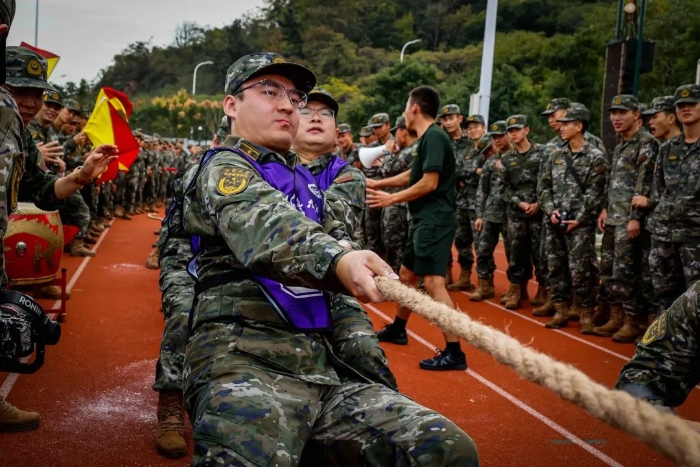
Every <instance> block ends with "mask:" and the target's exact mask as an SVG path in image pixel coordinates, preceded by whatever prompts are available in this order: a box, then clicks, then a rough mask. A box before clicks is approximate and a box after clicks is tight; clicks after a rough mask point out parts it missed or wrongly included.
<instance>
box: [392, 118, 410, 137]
mask: <svg viewBox="0 0 700 467" xmlns="http://www.w3.org/2000/svg"><path fill="white" fill-rule="evenodd" d="M399 128H403V129H405V128H406V117H404V116H403V115H399V116H398V117H397V118H396V123H394V126H393V127H392V128H391V129H390V130H389V131H390V132H391V134H392V135H393V134H394V133H396V130H398V129H399Z"/></svg>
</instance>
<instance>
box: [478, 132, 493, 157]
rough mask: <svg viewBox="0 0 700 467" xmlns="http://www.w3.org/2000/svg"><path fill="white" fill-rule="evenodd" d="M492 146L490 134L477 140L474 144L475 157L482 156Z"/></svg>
mask: <svg viewBox="0 0 700 467" xmlns="http://www.w3.org/2000/svg"><path fill="white" fill-rule="evenodd" d="M492 144H493V137H492V136H491V134H490V133H486V134H485V135H484V136H482V137H481V138H479V141H477V142H476V153H477V155H479V156H480V155H482V154H483V153H484V152H486V150H487V149H488V148H489V147H491V145H492Z"/></svg>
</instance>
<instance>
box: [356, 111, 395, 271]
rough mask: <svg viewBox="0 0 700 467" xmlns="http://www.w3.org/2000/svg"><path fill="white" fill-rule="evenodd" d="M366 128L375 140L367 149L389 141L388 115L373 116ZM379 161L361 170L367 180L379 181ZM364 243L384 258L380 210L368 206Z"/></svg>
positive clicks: (380, 175) (380, 176)
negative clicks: (370, 131)
mask: <svg viewBox="0 0 700 467" xmlns="http://www.w3.org/2000/svg"><path fill="white" fill-rule="evenodd" d="M367 127H368V128H369V129H371V130H372V133H373V135H374V137H375V138H376V139H375V141H374V142H372V143H369V144H368V145H367V147H369V148H375V147H378V146H381V145H383V144H386V143H387V141H389V139H391V133H390V132H389V129H390V127H391V124H390V123H389V115H388V114H385V113H378V114H376V115H373V116H372V118H370V119H369V121H368V122H367ZM386 154H388V152H386ZM380 161H381V159H379V160H378V161H377V163H376V164H375V166H374V167H371V168H369V169H368V168H366V167H363V168H362V170H363V172H364V173H365V177H367V179H369V180H381V178H382V174H381V162H380ZM365 241H366V248H367V249H368V250H370V251H373V252H375V253H377V254H378V255H379V256H380V257H382V258H384V257H385V256H386V252H385V251H384V241H383V240H382V208H379V207H369V206H368V207H367V208H366V209H365Z"/></svg>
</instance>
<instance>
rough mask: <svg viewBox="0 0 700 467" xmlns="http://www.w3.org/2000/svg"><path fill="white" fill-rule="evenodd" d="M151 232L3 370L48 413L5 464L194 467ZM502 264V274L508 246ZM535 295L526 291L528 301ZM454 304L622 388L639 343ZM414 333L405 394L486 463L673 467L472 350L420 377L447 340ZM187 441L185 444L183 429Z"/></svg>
mask: <svg viewBox="0 0 700 467" xmlns="http://www.w3.org/2000/svg"><path fill="white" fill-rule="evenodd" d="M157 227H158V224H157V222H155V221H153V220H150V219H147V218H146V216H138V217H136V218H135V219H134V220H133V221H131V222H125V221H116V222H115V223H114V224H113V227H111V228H110V229H108V230H107V231H106V233H105V234H104V235H103V239H102V240H103V241H102V242H101V243H100V244H98V255H97V256H96V257H94V258H92V259H90V260H89V261H86V266H85V267H84V270H83V271H82V273H80V275H79V277H78V278H77V281H74V284H73V288H72V292H73V297H72V298H71V300H70V301H69V302H68V315H67V320H66V322H65V323H63V325H62V328H63V329H62V331H63V335H62V338H61V341H60V343H59V344H58V345H57V346H56V347H53V348H49V349H48V351H47V363H46V364H45V365H44V367H43V368H42V369H41V370H40V371H39V372H38V373H36V374H35V375H22V376H19V377H18V378H17V379H16V381H15V377H13V376H10V377H8V376H7V375H6V374H0V394H3V395H5V394H8V391H9V395H8V396H7V399H8V401H10V402H11V403H13V404H15V405H17V406H18V407H20V408H23V409H27V410H37V411H39V412H40V413H41V415H42V424H41V427H40V428H39V429H38V430H35V431H32V432H25V433H12V434H0V466H2V467H9V466H12V467H14V466H18V467H19V466H23V467H24V466H26V467H33V466H37V467H39V466H42V467H43V466H56V467H58V466H77V465H89V466H185V465H188V464H189V462H188V459H187V458H185V459H184V460H166V459H163V458H161V457H159V456H158V454H157V453H156V451H155V447H154V441H153V436H154V432H155V421H156V420H155V412H156V394H155V393H154V392H153V391H152V390H151V389H150V386H151V384H152V381H153V368H154V364H155V359H156V358H157V355H158V349H159V344H160V337H161V333H162V329H163V320H162V315H161V314H160V313H159V311H158V310H159V308H160V292H159V291H158V286H157V277H158V273H157V271H151V270H148V269H146V268H145V267H144V266H143V265H144V261H145V258H146V256H147V255H148V253H149V251H150V244H151V243H152V242H153V241H154V239H155V237H154V235H153V233H152V231H153V230H154V229H156V228H157ZM82 262H83V260H82V259H78V258H70V257H68V256H66V257H65V258H64V261H63V264H64V265H65V266H66V267H67V268H68V271H69V276H71V277H72V276H73V275H75V274H77V271H78V269H79V266H80V265H81V263H82ZM497 263H498V266H499V270H500V271H505V266H506V265H505V258H504V257H503V252H502V250H501V251H499V252H498V258H497ZM456 267H457V266H455V268H456ZM455 272H458V271H457V270H455ZM496 286H497V293H498V296H500V294H501V293H503V292H505V290H506V288H507V280H506V278H505V275H504V274H503V273H502V272H499V273H497V275H496ZM534 293H535V284H531V285H530V294H531V295H534ZM452 296H453V299H454V300H455V301H456V303H457V305H458V306H459V307H460V308H461V309H462V310H465V311H466V312H468V313H469V314H470V316H472V317H473V318H475V319H478V320H481V321H482V322H484V323H486V324H488V325H491V326H494V327H496V328H498V329H500V330H503V331H505V332H508V333H509V334H510V335H512V336H513V337H515V338H517V339H518V340H520V341H521V342H523V343H525V344H527V345H529V346H531V347H533V348H535V349H537V350H540V351H542V352H545V353H547V354H549V355H551V356H553V357H555V358H557V359H559V360H561V361H564V362H567V363H570V364H572V365H574V366H575V367H577V368H579V369H581V370H582V371H584V372H585V373H587V374H588V375H589V376H591V377H592V378H593V379H594V380H596V381H598V382H600V383H602V384H604V385H606V386H611V385H612V384H613V383H614V382H615V380H616V378H617V374H618V372H619V370H620V368H621V366H622V365H623V363H624V361H625V359H626V358H628V357H629V356H631V355H632V354H633V351H634V348H633V346H631V345H623V344H615V343H614V342H612V341H611V340H610V339H603V338H596V337H588V336H582V335H581V334H579V332H578V324H573V325H571V326H570V327H569V328H566V329H564V330H562V331H552V330H549V329H545V328H544V327H543V324H544V322H545V321H546V320H545V319H540V318H533V317H532V316H531V314H530V307H527V308H523V309H521V310H518V311H517V312H509V311H506V310H504V309H503V308H502V307H501V305H500V302H498V300H497V299H492V300H490V301H489V302H484V303H472V302H469V301H468V296H467V295H466V294H461V293H453V294H452ZM44 304H45V305H47V306H51V305H52V303H51V302H48V301H47V302H45V303H44ZM367 308H368V310H369V313H370V316H371V317H372V320H373V322H374V324H375V327H376V328H377V329H378V328H380V327H381V326H383V324H384V323H385V319H393V316H394V311H395V308H396V306H395V305H394V304H392V303H382V304H379V305H376V306H368V307H367ZM408 327H409V330H410V331H411V332H412V335H411V336H410V338H409V345H408V346H395V345H387V346H385V349H386V351H387V354H388V357H389V361H390V363H391V367H392V369H393V370H394V372H395V373H396V376H397V378H398V381H399V385H400V388H401V390H402V391H403V392H404V393H406V394H408V395H409V396H410V397H412V398H413V399H415V400H416V401H418V402H419V403H422V404H424V405H426V406H428V407H431V408H434V409H436V410H438V411H440V412H441V413H443V414H445V415H446V416H448V417H449V418H451V419H452V420H454V421H455V422H456V423H457V424H458V425H459V426H461V427H462V428H463V429H464V430H465V431H466V432H467V433H469V434H470V436H472V438H473V439H474V440H475V441H476V443H477V446H478V447H479V452H480V456H481V463H482V465H484V466H499V467H500V466H552V467H553V466H562V465H566V466H567V467H574V466H597V465H625V466H670V465H672V463H671V462H669V461H668V460H665V459H664V458H663V457H661V456H660V455H658V454H656V453H655V452H654V451H652V450H651V449H649V448H647V447H646V446H645V445H644V444H642V443H641V442H639V441H637V440H635V439H634V438H633V437H631V436H629V435H627V434H625V433H623V432H621V431H619V430H616V429H613V428H610V427H608V426H606V425H605V424H603V423H602V422H599V421H598V420H597V419H595V418H593V417H592V416H590V415H588V414H587V413H586V412H585V411H583V410H582V409H579V408H578V407H576V406H574V405H572V404H570V403H568V402H566V401H563V400H561V399H559V398H558V397H556V396H555V395H554V394H553V393H551V392H550V391H549V390H547V389H545V388H542V387H539V386H537V385H535V384H533V383H530V382H527V381H525V380H523V379H521V378H520V377H519V376H518V375H517V374H516V373H515V372H513V371H512V370H510V369H508V368H506V367H504V366H502V365H500V364H499V363H496V362H495V361H494V360H493V358H491V357H490V356H489V355H487V354H485V353H483V352H480V351H478V350H475V349H474V348H472V347H470V346H468V345H466V344H464V345H463V347H464V349H465V351H466V353H467V359H468V362H469V370H468V371H467V372H447V373H437V374H436V373H431V372H425V371H422V370H420V369H418V360H420V359H423V358H427V357H430V356H432V354H433V348H434V347H443V346H444V343H443V340H442V334H441V332H440V331H439V330H438V329H437V328H435V327H434V326H432V325H430V324H429V323H428V322H426V321H425V320H423V319H422V318H420V317H418V316H414V317H412V318H411V321H410V322H409V326H408ZM679 412H680V414H681V415H683V416H685V417H686V418H690V419H693V420H698V421H700V391H693V394H692V395H691V396H690V398H689V400H688V401H687V402H686V404H685V405H684V406H683V407H682V408H681V409H680V410H679ZM187 436H188V437H190V438H191V431H190V430H189V428H188V433H187ZM189 444H190V446H191V441H189Z"/></svg>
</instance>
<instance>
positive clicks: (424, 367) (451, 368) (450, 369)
mask: <svg viewBox="0 0 700 467" xmlns="http://www.w3.org/2000/svg"><path fill="white" fill-rule="evenodd" d="M418 366H419V367H420V369H421V370H427V371H459V370H466V369H467V364H466V363H465V364H463V365H455V366H451V367H449V368H436V367H432V366H423V364H421V363H420V362H419V363H418Z"/></svg>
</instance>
